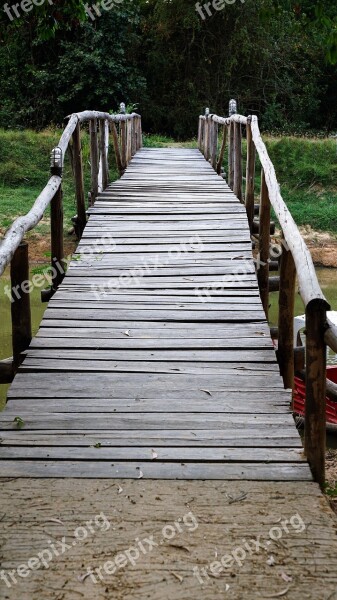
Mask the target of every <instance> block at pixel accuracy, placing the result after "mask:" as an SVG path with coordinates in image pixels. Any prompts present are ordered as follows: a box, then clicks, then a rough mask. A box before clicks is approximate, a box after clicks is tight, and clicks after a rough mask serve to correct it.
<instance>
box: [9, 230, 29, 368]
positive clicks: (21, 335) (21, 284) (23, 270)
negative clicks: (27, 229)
mask: <svg viewBox="0 0 337 600" xmlns="http://www.w3.org/2000/svg"><path fill="white" fill-rule="evenodd" d="M29 288H30V281H29V258H28V244H27V242H22V243H21V244H20V246H19V247H18V248H17V250H15V253H14V256H13V258H12V261H11V290H12V304H11V314H12V345H13V367H14V370H17V368H18V367H19V366H20V364H21V363H22V360H23V357H22V354H21V353H22V352H24V351H25V350H27V348H28V346H29V344H30V342H31V340H32V323H31V312H30V289H29Z"/></svg>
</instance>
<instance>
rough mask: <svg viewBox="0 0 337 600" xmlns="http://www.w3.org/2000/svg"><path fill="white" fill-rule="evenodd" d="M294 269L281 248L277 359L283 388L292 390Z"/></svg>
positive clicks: (287, 255) (286, 253)
mask: <svg viewBox="0 0 337 600" xmlns="http://www.w3.org/2000/svg"><path fill="white" fill-rule="evenodd" d="M295 285H296V267H295V263H294V259H293V256H292V254H291V252H290V251H289V250H287V249H286V248H284V247H283V253H282V257H281V265H280V293H279V314H278V329H279V343H278V351H277V357H278V362H279V365H280V372H281V375H282V377H283V382H284V387H285V388H288V389H293V388H294V315H295V312H294V311H295Z"/></svg>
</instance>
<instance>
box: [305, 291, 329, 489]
mask: <svg viewBox="0 0 337 600" xmlns="http://www.w3.org/2000/svg"><path fill="white" fill-rule="evenodd" d="M305 314H306V400H305V428H304V448H305V453H306V456H307V459H308V462H309V464H310V467H311V470H312V473H313V476H314V479H315V481H317V482H318V483H319V484H320V486H321V487H323V485H324V483H325V450H326V344H325V342H324V333H325V328H326V306H325V303H324V302H322V300H312V301H311V302H309V304H308V305H307V307H306V313H305Z"/></svg>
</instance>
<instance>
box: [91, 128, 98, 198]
mask: <svg viewBox="0 0 337 600" xmlns="http://www.w3.org/2000/svg"><path fill="white" fill-rule="evenodd" d="M90 162H91V193H90V206H93V205H94V203H95V200H96V197H97V194H98V172H99V159H98V135H97V119H91V120H90Z"/></svg>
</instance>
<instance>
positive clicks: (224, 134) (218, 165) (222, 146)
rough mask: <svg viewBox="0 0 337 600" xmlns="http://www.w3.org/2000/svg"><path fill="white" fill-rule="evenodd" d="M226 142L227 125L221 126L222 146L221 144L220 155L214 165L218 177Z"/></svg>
mask: <svg viewBox="0 0 337 600" xmlns="http://www.w3.org/2000/svg"><path fill="white" fill-rule="evenodd" d="M226 142H227V125H224V126H223V138H222V144H221V149H220V153H219V158H218V162H217V165H216V172H217V173H218V175H220V174H221V169H222V163H223V158H224V156H225V149H226Z"/></svg>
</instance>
